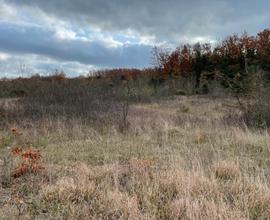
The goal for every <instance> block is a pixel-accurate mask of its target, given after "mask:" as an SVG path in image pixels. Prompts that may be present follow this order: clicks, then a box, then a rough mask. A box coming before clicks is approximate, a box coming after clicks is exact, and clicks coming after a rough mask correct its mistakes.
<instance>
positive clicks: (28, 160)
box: [10, 147, 44, 178]
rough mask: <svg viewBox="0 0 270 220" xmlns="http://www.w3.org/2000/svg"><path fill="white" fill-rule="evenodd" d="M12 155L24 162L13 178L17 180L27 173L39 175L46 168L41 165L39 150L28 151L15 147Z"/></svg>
mask: <svg viewBox="0 0 270 220" xmlns="http://www.w3.org/2000/svg"><path fill="white" fill-rule="evenodd" d="M10 153H11V155H12V156H14V157H17V158H19V159H20V160H21V161H22V162H21V163H20V164H19V165H18V166H17V167H16V168H15V169H14V171H13V173H12V176H13V177H15V178H17V177H20V176H22V175H24V174H26V173H38V172H40V171H41V170H42V169H44V167H43V166H42V165H41V164H40V160H41V154H40V152H39V151H38V150H34V149H30V148H28V149H26V150H22V149H21V148H19V147H15V148H13V149H12V150H11V151H10Z"/></svg>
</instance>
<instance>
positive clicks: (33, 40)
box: [0, 23, 151, 68]
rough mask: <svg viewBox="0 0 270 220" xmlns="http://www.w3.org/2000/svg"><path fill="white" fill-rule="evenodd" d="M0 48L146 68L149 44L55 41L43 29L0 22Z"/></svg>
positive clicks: (108, 64)
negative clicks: (113, 46)
mask: <svg viewBox="0 0 270 220" xmlns="http://www.w3.org/2000/svg"><path fill="white" fill-rule="evenodd" d="M0 33H1V35H0V51H2V52H7V53H16V54H18V53H19V54H38V55H45V56H48V57H51V58H54V59H58V60H59V61H77V62H80V63H82V64H87V65H94V66H99V67H139V68H141V67H146V66H148V65H149V55H150V50H151V47H150V46H146V45H139V44H137V45H123V46H120V47H116V48H108V47H106V45H103V43H102V42H98V41H96V42H88V41H81V40H60V41H59V40H57V39H56V38H55V37H54V32H53V31H50V30H48V29H46V28H41V27H31V26H24V27H20V26H17V25H11V24H3V23H2V24H1V25H0Z"/></svg>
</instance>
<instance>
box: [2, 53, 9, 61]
mask: <svg viewBox="0 0 270 220" xmlns="http://www.w3.org/2000/svg"><path fill="white" fill-rule="evenodd" d="M10 57H11V56H10V55H9V54H7V53H2V52H0V61H5V60H8V59H9V58H10Z"/></svg>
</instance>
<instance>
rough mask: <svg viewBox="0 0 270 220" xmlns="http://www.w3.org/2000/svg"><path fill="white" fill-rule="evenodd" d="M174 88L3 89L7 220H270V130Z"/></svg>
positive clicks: (221, 103)
mask: <svg viewBox="0 0 270 220" xmlns="http://www.w3.org/2000/svg"><path fill="white" fill-rule="evenodd" d="M176 82H179V83H180V84H181V83H182V84H181V86H180V85H179V86H178V87H179V88H183V86H185V93H183V92H182V91H179V90H173V92H172V84H171V83H169V82H168V83H165V84H163V85H162V86H160V87H159V88H158V90H156V88H155V87H153V86H150V85H149V83H148V80H147V79H146V77H139V78H136V79H134V80H126V79H121V78H120V79H115V80H114V81H112V80H108V79H106V78H102V77H101V78H100V77H94V78H93V77H89V78H76V79H67V78H65V77H63V76H62V77H61V76H59V75H58V76H54V77H47V78H46V77H39V76H35V77H32V78H30V79H16V80H6V81H3V80H2V81H1V83H0V85H1V88H0V96H1V97H2V98H1V99H0V117H1V123H0V126H1V130H0V174H1V177H0V180H1V184H0V216H1V217H0V218H1V219H149V220H150V219H190V220H192V219H205V220H208V219H213V220H216V219H224V220H225V219H226V220H227V219H228V220H229V219H252V220H255V219H264V220H265V219H270V185H269V184H270V135H269V128H267V126H264V127H258V126H252V125H247V123H246V122H245V118H244V117H243V109H242V108H241V106H239V103H238V101H237V99H236V98H235V97H234V96H232V95H231V94H230V93H224V91H222V90H221V89H215V90H213V92H211V93H209V94H195V93H193V94H192V93H190V92H189V91H190V90H189V85H188V84H187V83H183V82H182V81H180V80H178V81H176ZM173 88H175V83H174V84H173ZM21 156H22V157H21ZM25 167H26V168H25Z"/></svg>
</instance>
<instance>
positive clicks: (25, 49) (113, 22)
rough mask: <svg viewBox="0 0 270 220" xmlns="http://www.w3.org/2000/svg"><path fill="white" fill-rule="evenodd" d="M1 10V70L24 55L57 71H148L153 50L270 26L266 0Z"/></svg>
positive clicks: (24, 0) (98, 1) (98, 0)
mask: <svg viewBox="0 0 270 220" xmlns="http://www.w3.org/2000/svg"><path fill="white" fill-rule="evenodd" d="M0 3H1V5H0V33H1V35H0V54H2V56H0V64H2V65H4V64H3V62H5V63H7V60H10V61H11V60H12V57H16V56H17V57H18V55H25V54H26V55H27V56H28V57H29V56H33V55H36V56H42V57H47V58H49V59H50V60H53V63H54V64H55V63H59V65H60V64H61V63H68V62H70V63H79V64H81V65H83V66H84V68H85V66H89V68H105V67H106V68H112V67H138V68H143V67H147V66H149V65H150V51H151V47H152V46H153V45H154V44H167V45H174V46H175V45H177V44H180V43H181V42H196V41H211V42H214V41H218V40H220V39H221V38H223V37H224V36H226V35H228V34H231V33H241V32H243V31H247V32H249V33H251V34H254V33H256V32H257V31H260V30H261V29H264V28H268V25H269V24H268V23H269V20H270V15H269V13H268V10H267V9H268V8H269V6H270V3H269V1H268V0H260V1H257V2H255V1H252V0H246V1H233V0H189V1H186V0H167V1H164V0H136V1H133V0H114V1H110V0H76V1H74V0H57V1H55V0H46V1H44V0H0ZM3 54H5V55H3ZM27 56H25V57H27ZM1 57H2V58H1ZM3 57H4V58H3ZM36 62H37V61H36ZM33 65H34V66H39V65H38V64H37V63H35V64H33ZM60 66H61V65H60ZM35 69H38V70H39V69H40V68H35ZM0 71H1V69H0Z"/></svg>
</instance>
